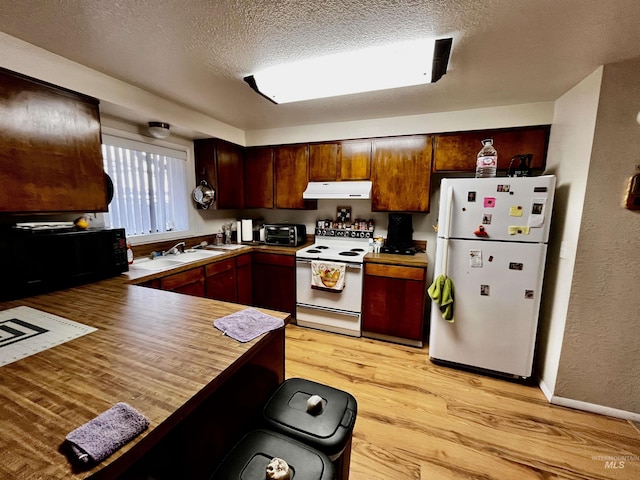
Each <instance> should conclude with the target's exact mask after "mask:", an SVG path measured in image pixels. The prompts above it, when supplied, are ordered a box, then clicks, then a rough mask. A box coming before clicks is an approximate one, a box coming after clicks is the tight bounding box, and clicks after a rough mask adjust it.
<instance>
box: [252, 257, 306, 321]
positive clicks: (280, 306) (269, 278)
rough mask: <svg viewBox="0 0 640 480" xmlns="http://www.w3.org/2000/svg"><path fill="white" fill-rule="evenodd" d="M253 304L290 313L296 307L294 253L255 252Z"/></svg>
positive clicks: (292, 312)
mask: <svg viewBox="0 0 640 480" xmlns="http://www.w3.org/2000/svg"><path fill="white" fill-rule="evenodd" d="M252 255H253V304H254V305H255V306H257V307H263V308H269V309H272V310H279V311H281V312H287V313H290V314H292V315H293V314H294V313H295V308H296V274H295V257H294V256H293V255H277V254H271V253H259V252H253V254H252Z"/></svg>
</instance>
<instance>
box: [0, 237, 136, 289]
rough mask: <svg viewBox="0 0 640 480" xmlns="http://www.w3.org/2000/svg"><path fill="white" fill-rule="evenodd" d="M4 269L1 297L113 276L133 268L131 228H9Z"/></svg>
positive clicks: (2, 251) (1, 242)
mask: <svg viewBox="0 0 640 480" xmlns="http://www.w3.org/2000/svg"><path fill="white" fill-rule="evenodd" d="M0 270H1V271H2V275H1V276H0V278H2V280H1V283H2V285H1V287H2V288H1V289H0V300H9V299H12V298H21V297H26V296H30V295H36V294H39V293H43V292H47V291H52V290H57V289H60V288H67V287H71V286H75V285H81V284H83V283H89V282H94V281H96V280H101V279H104V278H108V277H113V276H116V275H119V274H120V273H122V272H126V271H128V270H129V262H128V261H127V239H126V235H125V230H124V229H123V228H114V229H89V230H74V229H68V230H65V231H59V230H44V231H40V230H23V229H16V228H12V229H8V230H4V231H2V233H1V235H0Z"/></svg>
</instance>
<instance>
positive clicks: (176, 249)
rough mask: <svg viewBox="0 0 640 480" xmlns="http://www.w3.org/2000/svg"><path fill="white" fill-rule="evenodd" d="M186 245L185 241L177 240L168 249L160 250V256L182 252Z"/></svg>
mask: <svg viewBox="0 0 640 480" xmlns="http://www.w3.org/2000/svg"><path fill="white" fill-rule="evenodd" d="M186 245H187V244H186V243H185V242H178V243H176V244H175V245H174V246H173V247H171V248H170V249H169V250H165V251H164V252H162V256H165V255H177V254H178V252H179V253H184V247H185V246H186Z"/></svg>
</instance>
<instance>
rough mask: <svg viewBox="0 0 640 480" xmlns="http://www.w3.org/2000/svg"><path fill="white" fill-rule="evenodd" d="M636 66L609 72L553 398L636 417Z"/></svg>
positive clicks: (639, 145) (639, 365)
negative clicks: (628, 196) (630, 188)
mask: <svg viewBox="0 0 640 480" xmlns="http://www.w3.org/2000/svg"><path fill="white" fill-rule="evenodd" d="M639 77H640V59H636V60H633V61H627V62H622V63H617V64H611V65H606V66H605V68H604V74H603V79H602V88H601V93H600V104H599V107H598V115H597V118H596V129H595V135H594V142H593V149H592V155H591V163H590V168H589V178H588V181H587V189H586V195H585V199H584V210H583V215H582V222H581V225H582V226H581V230H580V240H579V242H578V249H577V252H576V261H575V271H574V277H573V287H572V289H571V298H570V301H569V308H568V312H567V320H566V328H565V333H564V340H563V345H562V352H561V355H560V366H559V369H558V377H557V383H556V389H555V394H556V395H557V396H560V397H564V398H571V399H575V400H579V401H583V402H588V403H594V404H598V405H603V406H607V407H611V408H615V409H620V410H625V411H630V412H635V413H640V382H639V381H638V372H640V328H639V327H640V314H639V312H640V294H639V292H638V288H639V287H640V281H639V280H638V278H639V274H638V272H640V255H639V250H638V245H639V235H640V213H638V212H633V211H629V210H626V209H625V208H623V207H622V198H623V192H624V190H625V187H626V184H627V181H628V179H629V177H630V176H631V175H633V174H634V173H638V170H637V169H636V165H637V164H639V163H640V161H639V157H638V152H639V151H640V125H638V123H637V122H636V115H637V113H638V110H639V109H640V83H638V78H639Z"/></svg>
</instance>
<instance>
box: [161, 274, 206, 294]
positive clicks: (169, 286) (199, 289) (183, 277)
mask: <svg viewBox="0 0 640 480" xmlns="http://www.w3.org/2000/svg"><path fill="white" fill-rule="evenodd" d="M160 288H161V289H162V290H170V291H172V292H178V293H185V294H187V295H194V296H196V297H204V296H205V282H204V268H203V267H197V268H192V269H191V270H187V271H185V272H180V273H174V274H172V275H167V276H166V277H162V278H161V279H160Z"/></svg>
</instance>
